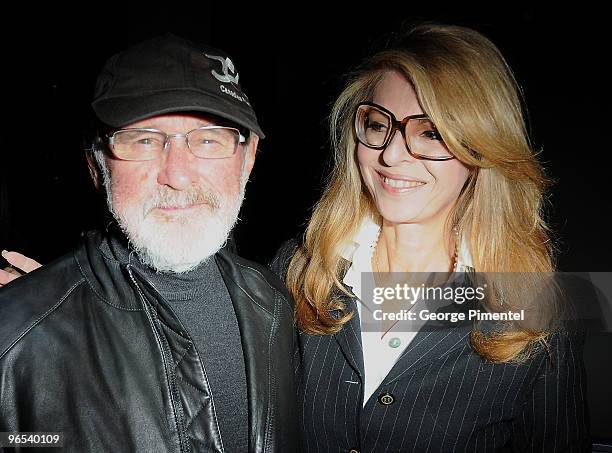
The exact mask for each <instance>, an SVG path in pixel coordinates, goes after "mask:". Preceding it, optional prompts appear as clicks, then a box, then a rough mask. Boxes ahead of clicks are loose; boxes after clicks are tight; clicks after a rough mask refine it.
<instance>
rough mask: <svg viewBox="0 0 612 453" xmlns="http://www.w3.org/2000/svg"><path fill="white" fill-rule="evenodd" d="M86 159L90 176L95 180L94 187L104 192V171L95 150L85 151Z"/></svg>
mask: <svg viewBox="0 0 612 453" xmlns="http://www.w3.org/2000/svg"><path fill="white" fill-rule="evenodd" d="M85 159H86V160H87V169H88V170H89V176H91V180H92V181H93V184H94V187H95V188H96V190H97V191H98V192H104V183H103V182H102V171H101V170H100V167H99V165H98V162H97V161H96V158H95V156H94V151H93V150H92V149H88V150H86V151H85Z"/></svg>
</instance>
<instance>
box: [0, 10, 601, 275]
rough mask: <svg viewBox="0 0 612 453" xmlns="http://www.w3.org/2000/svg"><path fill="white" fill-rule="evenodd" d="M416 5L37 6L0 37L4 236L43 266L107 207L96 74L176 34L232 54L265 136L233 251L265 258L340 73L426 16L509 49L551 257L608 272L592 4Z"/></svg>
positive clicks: (305, 206)
mask: <svg viewBox="0 0 612 453" xmlns="http://www.w3.org/2000/svg"><path fill="white" fill-rule="evenodd" d="M412 5H419V6H420V7H419V8H415V7H412V8H408V7H407V6H406V5H404V4H403V3H397V4H393V3H386V4H384V5H383V4H374V3H372V4H366V6H362V7H358V6H357V4H356V3H353V4H350V6H351V7H350V9H349V8H346V7H340V6H338V5H337V4H332V3H331V2H330V3H328V4H326V5H325V7H323V6H321V5H319V6H317V5H314V4H308V5H306V4H304V6H303V7H301V6H299V5H298V6H297V7H296V6H293V7H291V8H289V7H286V8H283V7H282V6H279V7H271V6H269V7H266V6H251V7H248V8H246V9H245V8H229V7H225V6H223V7H222V6H219V5H211V4H208V5H207V4H202V3H200V6H199V7H198V8H186V9H184V10H183V11H181V12H178V11H176V10H172V9H164V10H153V9H152V8H151V7H149V8H147V9H142V10H136V9H132V10H126V7H125V6H123V7H121V8H117V9H113V8H111V7H110V6H108V8H107V10H106V11H104V12H99V11H98V12H96V13H91V14H85V13H82V14H80V13H79V11H75V10H74V9H70V10H68V9H67V10H66V11H62V10H61V9H57V8H53V9H51V8H50V9H49V10H48V11H40V10H38V11H37V15H36V17H35V18H32V17H28V19H27V20H26V21H24V22H23V28H22V32H21V33H18V34H16V33H11V34H10V35H8V36H5V37H4V40H3V41H4V48H5V52H4V55H3V57H4V58H3V59H4V64H3V66H4V69H5V70H4V76H5V77H4V79H5V82H4V90H3V91H4V96H3V107H4V127H5V129H4V133H3V134H2V140H3V146H2V148H3V152H2V154H3V157H2V159H1V161H0V165H1V167H0V168H1V169H0V186H1V190H0V206H1V208H0V209H2V212H0V221H1V222H2V223H1V224H0V247H2V248H6V249H9V250H11V249H16V250H21V251H23V252H25V253H27V254H29V255H30V256H33V257H35V258H37V259H38V260H40V261H42V262H48V261H49V260H50V259H52V258H53V257H56V256H58V255H60V254H62V253H64V252H66V251H67V250H69V249H70V247H71V246H72V245H74V244H75V243H76V242H77V241H78V239H79V234H80V232H81V231H83V230H86V229H89V228H92V227H95V226H97V225H99V224H100V223H101V221H102V216H101V212H102V211H103V205H102V204H101V203H100V197H97V196H96V194H95V192H94V190H93V188H92V186H91V184H90V182H89V176H88V174H87V171H86V168H85V165H84V159H83V156H82V152H81V149H82V130H83V129H84V128H85V127H86V126H87V124H88V121H89V116H90V107H89V102H90V101H91V94H92V91H93V84H94V81H95V77H96V76H97V73H98V72H99V70H100V69H101V67H102V65H103V64H104V62H105V60H106V58H108V56H110V55H111V54H113V53H115V52H117V51H119V50H121V49H123V48H125V47H127V46H129V45H131V44H133V43H136V42H138V41H140V40H142V39H145V38H148V37H151V36H155V35H158V34H160V33H163V32H165V31H172V32H174V33H177V34H181V35H183V36H185V37H187V38H190V39H192V40H195V41H200V42H207V43H209V44H211V45H213V46H217V47H220V48H222V49H224V50H226V51H227V52H229V53H230V55H232V56H233V58H234V61H235V62H236V67H237V69H238V71H239V73H240V80H241V83H242V85H243V88H244V89H245V91H246V92H247V93H248V95H249V97H250V99H251V101H252V103H253V105H254V107H255V109H256V111H257V113H258V116H259V118H260V124H261V125H262V127H263V129H264V131H265V132H266V134H267V136H268V138H266V139H265V140H264V141H263V142H262V143H261V153H260V155H259V156H258V159H257V163H256V165H255V170H254V173H253V175H252V178H251V183H250V184H249V186H248V189H247V198H246V202H245V205H244V208H243V212H242V215H241V218H242V222H241V223H240V225H239V227H238V229H237V232H236V236H237V242H238V246H239V249H240V252H241V254H242V255H244V256H245V257H248V258H252V259H255V260H258V261H262V262H265V261H267V260H268V259H269V258H270V257H271V256H272V255H273V253H274V251H275V250H276V247H277V246H278V245H279V244H280V243H281V242H282V241H283V240H285V239H287V238H290V237H293V236H295V235H296V234H298V232H299V231H300V230H301V228H302V227H303V225H304V223H305V221H306V219H307V218H308V216H309V213H310V210H311V208H312V206H313V204H314V202H315V201H316V200H317V198H318V196H319V194H320V191H321V181H322V178H323V175H324V173H325V170H326V168H327V156H328V146H327V145H328V139H327V126H326V121H325V118H326V115H327V114H328V112H329V108H330V105H331V103H332V102H333V100H334V98H335V96H336V95H337V94H338V93H339V92H340V89H341V87H342V83H343V78H342V75H343V74H345V73H346V72H347V71H348V70H350V69H351V68H352V67H353V66H354V65H356V64H357V63H358V62H359V61H360V60H361V58H363V57H364V56H366V55H368V54H370V53H371V52H372V51H373V50H376V49H377V48H378V47H379V45H380V44H382V43H383V42H384V41H385V39H386V35H388V34H389V33H390V32H393V31H397V30H399V29H400V28H401V27H402V25H404V24H405V23H410V22H411V21H414V20H418V19H426V20H437V21H441V22H447V23H454V24H460V25H466V26H469V27H472V28H475V29H477V30H479V31H480V32H482V33H484V34H485V35H486V36H488V37H489V38H490V39H492V40H493V42H494V43H495V44H496V45H497V46H498V47H499V48H500V49H501V51H502V52H503V54H504V55H505V56H506V57H507V60H508V62H509V63H510V65H511V67H512V68H513V69H514V71H515V73H516V76H517V79H518V81H519V83H520V85H521V86H522V88H523V90H524V93H525V97H526V101H527V107H528V114H529V115H528V116H529V127H530V131H531V136H532V139H533V141H534V143H535V145H536V148H537V149H542V150H543V152H542V160H543V161H544V164H545V166H546V168H547V170H548V172H549V175H550V176H552V177H553V178H554V179H555V180H556V184H555V185H554V187H553V189H552V191H551V193H550V197H549V202H548V203H547V206H546V209H547V213H548V218H549V220H550V223H551V225H552V227H553V230H554V231H555V233H556V237H557V244H558V248H559V264H560V267H561V269H563V270H572V271H603V270H611V269H612V266H611V265H610V260H609V256H610V251H611V247H610V239H609V227H608V226H607V217H608V213H609V210H610V202H609V201H610V196H609V193H610V191H609V189H608V181H609V179H610V177H609V174H610V167H609V166H608V165H607V163H608V162H609V161H610V159H609V157H608V154H609V149H608V148H609V146H608V143H607V140H606V139H605V135H604V131H605V126H604V127H603V128H602V127H598V126H596V125H595V122H596V121H599V117H600V115H601V114H602V113H604V112H606V110H607V109H606V108H603V107H600V106H598V105H597V104H598V103H603V97H600V93H601V92H602V91H605V90H604V89H607V86H606V84H609V82H608V81H605V83H604V77H603V76H602V74H604V71H605V70H604V63H603V58H602V56H603V54H602V52H603V51H604V48H605V47H606V46H605V44H604V41H603V39H604V34H605V33H604V31H605V30H604V29H603V28H600V27H599V25H598V24H597V23H596V20H597V11H593V10H590V9H586V8H584V9H580V11H577V9H573V10H567V11H564V10H558V9H556V10H550V9H547V8H544V7H536V6H521V5H517V4H512V5H507V6H499V5H498V6H496V7H495V8H493V7H488V8H480V7H469V6H465V5H464V4H462V5H461V7H459V6H455V7H451V8H449V7H448V6H442V5H441V4H439V3H436V4H435V7H433V5H434V4H426V3H423V2H419V3H414V4H412ZM415 10H416V11H415ZM7 20H8V19H7ZM606 115H607V116H609V114H606ZM7 202H8V206H7ZM7 210H8V212H5V211H7Z"/></svg>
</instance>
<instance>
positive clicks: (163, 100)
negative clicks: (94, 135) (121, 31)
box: [92, 33, 264, 138]
mask: <svg viewBox="0 0 612 453" xmlns="http://www.w3.org/2000/svg"><path fill="white" fill-rule="evenodd" d="M92 107H93V109H94V112H95V113H96V116H97V117H98V119H99V120H100V121H102V122H103V123H104V124H107V125H108V126H111V127H123V126H126V125H128V124H130V123H133V122H136V121H140V120H143V119H146V118H149V117H152V116H156V115H161V114H164V113H173V112H203V113H210V114H212V115H216V116H219V117H221V118H224V119H227V120H229V121H231V122H233V123H236V124H238V125H239V126H243V127H245V128H248V129H249V130H251V131H253V132H255V133H256V134H257V135H258V136H259V137H261V138H263V137H264V133H263V131H262V130H261V128H260V127H259V124H258V123H257V117H256V116H255V111H254V110H253V108H252V107H251V103H250V101H249V98H248V97H247V95H246V94H245V93H244V92H243V91H242V88H241V87H240V84H239V74H238V71H237V70H236V68H235V67H234V63H233V61H232V60H231V58H230V57H229V56H228V55H227V54H226V53H225V52H223V51H221V50H218V49H215V48H212V47H208V46H198V45H196V44H194V43H192V42H190V41H188V40H186V39H184V38H181V37H178V36H175V35H173V34H169V33H168V34H165V35H163V36H159V37H156V38H153V39H149V40H147V41H144V42H142V43H140V44H137V45H135V46H133V47H130V48H129V49H127V50H124V51H122V52H119V53H118V54H116V55H113V56H112V57H111V58H109V60H108V61H107V62H106V65H105V66H104V69H103V70H102V72H101V74H100V75H99V76H98V80H97V82H96V88H95V94H94V101H93V103H92Z"/></svg>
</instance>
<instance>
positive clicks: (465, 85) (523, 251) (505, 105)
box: [287, 24, 554, 362]
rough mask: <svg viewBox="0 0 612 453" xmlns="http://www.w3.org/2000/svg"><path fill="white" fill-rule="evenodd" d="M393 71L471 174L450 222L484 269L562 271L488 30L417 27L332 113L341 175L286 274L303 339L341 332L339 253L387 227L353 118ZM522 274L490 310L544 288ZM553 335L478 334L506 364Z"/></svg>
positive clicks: (517, 111) (357, 75)
mask: <svg viewBox="0 0 612 453" xmlns="http://www.w3.org/2000/svg"><path fill="white" fill-rule="evenodd" d="M387 71H397V72H399V73H400V74H403V75H404V77H405V78H406V80H408V81H409V82H410V83H411V84H412V85H413V87H414V89H415V91H416V94H417V96H418V99H419V102H420V105H421V107H422V109H423V111H424V112H425V113H426V114H427V115H429V117H430V118H431V119H432V120H433V122H434V124H436V126H437V128H438V130H439V132H440V133H441V135H442V137H443V139H444V142H445V143H446V145H447V146H448V148H449V149H450V150H451V151H452V153H453V154H454V155H455V156H456V157H457V158H458V159H459V160H460V161H462V162H463V163H464V164H465V165H466V166H468V168H470V169H471V172H470V177H469V178H468V181H467V183H466V185H465V187H464V189H463V191H462V193H461V194H460V196H459V198H458V200H457V202H456V204H455V206H454V208H453V211H452V213H451V218H450V219H448V220H449V221H450V222H452V226H453V227H458V228H459V231H460V232H461V234H462V235H463V236H464V237H466V239H467V240H468V242H469V244H470V252H471V254H472V258H473V261H474V267H475V270H476V271H477V272H524V273H525V272H526V273H541V272H551V271H553V269H554V264H553V258H552V256H553V253H552V252H553V250H552V247H551V241H550V238H549V231H548V228H547V226H546V224H545V222H544V220H543V217H542V206H543V200H544V198H543V195H544V193H545V190H546V189H547V187H548V184H549V182H548V180H547V178H546V177H545V175H544V172H543V170H542V167H541V165H540V164H539V162H538V161H537V159H536V153H535V152H534V151H533V150H532V147H531V145H530V142H529V139H528V134H527V131H526V126H525V121H524V119H523V113H522V108H521V97H520V88H519V86H518V84H517V82H516V80H515V78H514V76H513V74H512V71H511V70H510V68H509V66H508V64H507V63H506V61H505V59H504V58H503V56H502V55H501V53H500V52H499V50H498V49H497V48H496V47H495V45H494V44H493V43H491V41H489V40H488V39H487V38H485V37H484V36H483V35H481V34H480V33H478V32H476V31H474V30H471V29H467V28H463V27H458V26H447V25H437V24H433V25H432V24H424V25H420V26H417V27H415V28H413V29H412V30H411V31H410V32H408V33H407V34H406V35H405V36H404V37H403V38H402V41H401V42H400V43H399V45H397V46H395V47H394V48H392V49H390V50H385V51H382V52H380V53H378V54H376V55H374V56H373V57H371V58H369V59H368V60H367V61H365V62H364V63H363V64H362V65H361V66H360V67H359V68H358V69H357V70H356V71H355V72H354V73H353V74H352V75H351V76H350V78H349V81H348V83H347V85H346V87H345V88H344V90H343V91H342V93H341V94H340V96H339V97H338V99H337V100H336V102H335V104H334V106H333V109H332V112H331V115H330V132H331V141H332V145H333V160H334V165H333V169H332V171H331V173H330V175H329V176H328V179H327V182H326V187H325V190H324V193H323V196H322V198H321V199H320V201H319V202H318V203H317V204H316V206H315V209H314V212H313V215H312V218H311V219H310V222H309V224H308V227H307V230H306V233H305V237H304V241H303V244H301V245H300V246H299V247H298V249H297V250H296V252H295V254H294V256H293V258H292V259H291V262H290V263H289V267H288V272H287V285H288V287H289V290H290V291H291V293H292V295H293V297H294V298H295V301H296V322H297V325H298V327H299V328H300V329H301V330H302V331H303V332H306V333H310V334H333V333H336V332H338V331H339V330H340V329H341V328H342V326H343V325H344V324H345V323H346V322H347V321H348V320H349V319H350V318H351V316H352V313H350V312H348V311H347V310H346V307H345V305H344V304H343V302H342V297H341V296H342V293H346V289H345V288H344V286H343V284H342V283H341V282H340V279H341V278H342V277H343V275H344V273H345V272H346V270H347V268H348V266H349V265H350V263H349V262H347V261H346V260H344V259H343V258H341V256H340V255H339V253H338V250H339V246H340V245H341V244H343V243H345V242H346V241H348V240H350V239H351V238H352V237H353V236H354V235H355V234H356V230H357V229H358V228H359V226H360V224H361V221H362V220H363V219H364V218H365V217H366V216H371V217H372V218H374V219H378V220H380V215H379V214H378V212H377V210H376V207H375V206H374V204H373V202H372V199H371V197H370V195H369V193H368V190H367V188H366V187H365V185H364V184H363V182H362V178H361V175H360V172H359V167H358V163H357V159H356V143H357V142H356V138H355V135H354V130H353V115H354V112H355V109H356V107H357V105H358V104H359V103H360V102H363V101H368V100H371V99H372V96H373V92H374V90H375V88H376V86H377V84H378V83H379V81H380V80H381V78H382V76H383V75H384V73H385V72H387ZM522 275H523V276H522V277H521V278H522V281H521V283H522V285H520V286H521V288H520V289H519V288H518V287H517V286H518V285H516V284H515V283H516V282H506V284H504V282H503V281H501V282H497V286H496V294H497V295H498V296H499V295H503V297H502V296H500V297H498V298H493V300H492V301H489V304H491V307H490V308H492V309H495V308H496V307H494V306H493V305H495V304H499V305H501V303H502V301H503V303H504V309H506V310H507V309H508V307H512V306H517V305H519V301H520V300H521V298H522V297H523V296H524V295H525V292H529V291H532V292H534V291H536V290H537V288H536V287H537V286H538V282H537V277H534V278H533V281H532V282H531V285H530V282H528V281H524V280H525V277H524V275H525V274H522ZM527 275H528V274H527ZM527 280H528V278H527ZM513 302H515V304H514V305H513ZM497 308H499V307H497ZM338 313H340V315H339V316H338ZM546 336H547V332H546V331H543V330H541V329H533V328H520V329H516V328H515V329H511V330H508V331H498V332H494V333H488V334H484V333H483V332H481V331H479V330H478V329H477V328H474V329H473V330H472V332H471V336H470V338H471V344H472V347H473V348H474V349H475V351H476V352H477V353H479V354H480V355H481V356H482V357H484V358H485V359H488V360H491V361H494V362H506V361H510V360H521V359H523V358H525V357H528V356H529V354H530V352H531V351H533V350H534V346H536V343H538V342H543V341H544V340H545V338H546Z"/></svg>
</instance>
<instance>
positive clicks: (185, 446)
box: [126, 264, 191, 453]
mask: <svg viewBox="0 0 612 453" xmlns="http://www.w3.org/2000/svg"><path fill="white" fill-rule="evenodd" d="M126 267H127V271H128V274H129V276H130V280H131V281H132V283H133V284H134V286H135V287H136V290H137V291H138V294H139V295H140V298H141V300H142V303H143V308H144V311H145V313H146V314H147V319H148V320H149V324H150V325H151V329H152V330H153V334H154V335H155V339H156V340H157V343H158V345H159V348H160V350H161V351H162V361H163V365H164V372H165V374H166V383H167V384H168V387H169V388H170V400H171V401H170V402H171V404H172V410H173V411H174V420H175V423H176V432H177V433H178V436H179V448H180V451H181V453H183V452H185V453H186V452H189V451H191V448H190V446H189V443H188V442H187V439H186V438H185V436H184V434H183V429H182V426H181V425H182V424H181V423H180V418H181V417H182V409H181V408H180V407H179V406H178V405H177V401H179V400H180V396H179V395H178V389H177V388H176V384H175V383H174V381H173V380H171V379H170V376H169V373H170V372H169V370H170V368H169V363H171V362H172V361H171V360H170V361H169V360H168V358H169V357H170V358H171V356H172V355H171V353H170V351H169V350H168V347H167V346H166V344H165V342H164V341H163V339H162V338H161V337H160V335H159V333H158V332H157V329H156V328H155V323H154V322H153V318H152V316H151V313H150V312H149V308H148V307H147V300H146V297H145V296H144V293H143V292H142V290H141V289H140V286H139V285H138V283H137V282H136V279H135V278H134V275H133V274H132V269H131V266H130V265H129V264H128V265H127V266H126Z"/></svg>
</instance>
